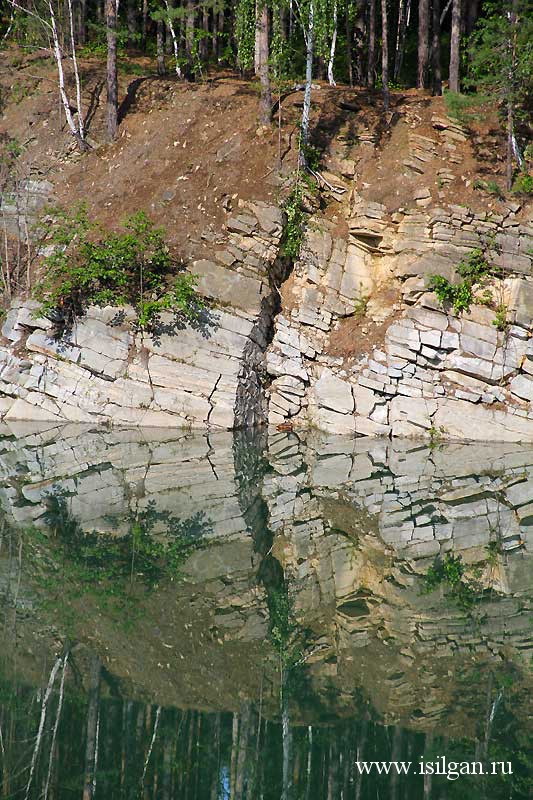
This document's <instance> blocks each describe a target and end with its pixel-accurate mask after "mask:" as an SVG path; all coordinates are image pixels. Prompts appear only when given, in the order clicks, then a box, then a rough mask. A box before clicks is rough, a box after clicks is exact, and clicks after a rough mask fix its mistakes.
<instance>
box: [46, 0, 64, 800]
mask: <svg viewBox="0 0 533 800" xmlns="http://www.w3.org/2000/svg"><path fill="white" fill-rule="evenodd" d="M69 6H70V0H69ZM67 661H68V653H67V654H66V655H65V660H64V661H63V672H62V674H61V684H60V686H59V702H58V706H57V714H56V721H55V724H54V730H53V733H52V744H51V745H50V759H49V761H48V774H47V776H46V786H45V788H44V798H43V800H48V792H49V789H50V778H51V776H52V761H53V757H54V747H55V744H56V739H57V730H58V728H59V720H60V719H61V710H62V708H63V698H64V696H65V678H66V675H67Z"/></svg>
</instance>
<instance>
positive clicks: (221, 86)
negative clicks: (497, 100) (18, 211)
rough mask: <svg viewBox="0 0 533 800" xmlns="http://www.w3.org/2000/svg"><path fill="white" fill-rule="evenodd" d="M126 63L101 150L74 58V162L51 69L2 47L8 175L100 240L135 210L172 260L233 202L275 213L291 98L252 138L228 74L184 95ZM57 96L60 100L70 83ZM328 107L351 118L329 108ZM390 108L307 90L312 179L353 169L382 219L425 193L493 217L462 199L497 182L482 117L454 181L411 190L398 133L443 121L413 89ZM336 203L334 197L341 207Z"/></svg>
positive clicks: (439, 108)
mask: <svg viewBox="0 0 533 800" xmlns="http://www.w3.org/2000/svg"><path fill="white" fill-rule="evenodd" d="M130 61H131V62H132V63H134V64H135V65H136V68H137V69H138V70H140V71H142V72H143V73H144V74H143V75H142V76H141V77H134V76H132V75H131V74H126V73H124V72H123V71H122V72H120V73H119V87H120V92H119V94H120V98H121V101H122V110H123V118H122V121H121V124H120V128H119V137H118V139H117V141H116V142H114V143H113V144H106V134H105V64H104V62H103V61H102V60H101V59H98V58H96V57H91V58H83V59H80V67H81V73H82V82H83V87H84V92H83V105H84V108H85V109H86V110H89V125H88V132H89V141H90V143H91V145H92V149H91V151H90V152H89V153H87V154H85V155H80V154H79V153H78V152H77V151H76V149H75V146H74V144H73V141H72V137H71V136H70V134H69V132H68V129H67V127H66V124H65V121H64V114H63V112H62V109H61V108H60V105H59V100H58V93H57V87H56V84H55V68H54V65H53V64H52V63H51V61H50V60H49V59H48V58H42V57H39V56H38V55H35V54H34V55H27V54H23V53H21V52H20V51H18V50H17V49H16V48H10V49H8V50H7V51H3V52H2V53H0V93H1V94H0V97H1V98H2V101H3V114H2V118H1V119H0V135H2V134H7V135H8V136H10V137H13V138H16V139H17V140H18V142H19V143H21V144H22V145H23V148H24V152H23V155H22V157H21V159H20V162H21V165H22V167H21V168H22V169H23V170H24V169H25V170H26V174H32V175H33V176H35V177H42V178H48V179H49V180H51V181H52V183H53V184H54V186H55V193H54V198H53V200H54V201H55V202H58V203H60V204H62V205H64V206H66V207H72V206H74V205H75V204H76V203H78V202H80V201H85V202H86V203H87V205H88V207H89V212H90V214H91V215H92V216H93V217H94V218H97V219H99V220H100V221H101V222H102V223H103V224H104V225H107V226H109V227H111V228H113V227H116V226H117V225H118V224H119V223H120V221H121V220H122V219H123V218H124V217H125V216H127V215H128V214H130V213H132V212H135V211H138V210H141V209H142V210H145V211H146V212H147V213H148V214H149V215H150V216H151V217H152V218H153V219H154V221H155V222H157V223H158V224H163V225H164V226H165V227H166V229H167V233H168V237H169V241H170V243H171V244H172V245H173V246H174V247H175V249H176V251H177V253H178V255H180V256H181V257H182V258H184V259H185V260H189V259H190V258H194V257H201V256H203V255H206V254H207V253H209V252H212V250H213V242H216V241H220V240H222V239H223V238H224V235H225V232H224V228H225V221H226V219H227V215H228V213H231V212H232V209H233V211H235V210H236V209H237V208H238V201H239V199H241V200H248V199H253V200H268V201H271V202H279V201H280V199H281V197H282V195H283V190H284V185H285V184H286V178H287V177H288V176H289V175H290V174H291V172H292V170H293V169H294V167H295V164H296V150H297V145H298V120H299V116H300V107H301V101H302V96H301V93H300V92H297V93H293V94H291V95H289V96H288V97H287V98H285V99H284V101H283V104H282V120H281V126H280V129H279V131H278V127H277V125H273V126H272V128H271V129H261V128H258V123H257V113H258V102H257V101H258V93H257V85H256V84H254V83H250V82H249V81H243V80H241V79H239V78H238V77H237V76H235V75H234V74H231V73H229V72H217V73H214V74H211V75H208V76H207V78H206V80H205V82H203V83H197V84H193V83H184V82H179V81H177V80H176V79H175V78H174V77H173V76H167V77H164V78H159V77H157V76H154V75H153V74H150V71H151V70H152V69H153V64H151V62H150V61H149V59H146V58H136V59H130ZM68 84H69V90H70V92H71V93H72V88H73V82H72V76H69V81H68ZM341 102H343V103H348V104H351V106H352V107H355V109H356V110H349V109H346V108H341V107H340V103H341ZM391 106H392V108H391V113H390V114H389V115H384V114H383V110H382V106H381V99H380V97H379V95H378V94H375V95H373V94H369V93H368V92H367V91H366V90H361V89H350V88H349V87H346V86H338V87H336V88H331V87H329V86H327V85H321V88H320V90H316V91H314V93H313V109H312V121H313V125H314V128H313V131H312V141H313V143H314V144H316V145H317V146H318V147H319V149H320V151H321V152H323V153H324V156H323V165H324V168H325V169H329V170H331V171H332V172H337V174H340V172H341V171H342V164H343V162H345V160H346V159H351V160H352V161H354V162H355V164H356V182H355V186H356V189H357V190H358V191H359V192H360V193H361V194H362V195H363V196H364V197H366V198H368V199H370V200H377V201H380V202H383V203H385V204H386V206H387V209H388V211H389V212H392V211H394V210H396V209H397V208H399V207H412V206H413V205H414V200H413V191H414V190H415V189H416V188H417V187H419V186H428V188H431V191H432V194H433V200H434V203H436V204H440V203H443V202H455V203H465V204H469V205H471V206H473V207H474V208H475V207H477V206H479V207H480V208H481V209H483V210H485V209H486V208H487V206H490V205H491V204H492V205H493V206H494V207H495V208H497V207H498V201H496V200H494V199H493V198H490V199H487V197H486V196H482V195H481V194H480V192H476V191H473V188H472V183H473V180H474V179H475V177H476V176H479V175H480V174H481V173H482V171H485V173H486V174H489V173H490V175H491V176H492V177H493V176H495V177H496V179H497V180H499V181H500V182H502V175H503V163H502V162H501V159H500V156H499V154H500V152H503V149H500V147H499V144H501V142H499V139H498V136H500V138H501V135H500V134H497V133H494V130H495V128H494V123H495V120H494V119H493V117H491V116H490V115H489V118H488V119H487V121H486V122H484V123H475V124H474V123H473V124H472V126H471V128H472V138H471V141H469V142H468V143H466V144H465V145H464V146H463V148H462V149H463V151H464V152H463V155H464V163H463V164H461V165H459V166H458V167H457V166H453V170H454V171H455V172H456V179H455V180H454V182H453V183H452V184H450V186H448V187H439V186H438V181H437V177H436V170H437V169H438V168H439V167H440V166H450V165H449V164H446V162H445V161H444V160H443V159H440V160H436V161H435V163H432V164H431V165H430V166H429V168H428V174H427V175H424V176H421V177H417V178H406V177H405V176H404V171H405V170H404V168H403V167H402V164H401V162H402V160H403V159H404V158H405V156H406V155H407V145H408V142H407V133H408V131H409V129H410V128H412V129H413V130H414V129H416V132H417V133H419V134H422V135H430V136H431V137H432V138H435V139H437V138H438V136H437V133H436V131H434V129H433V128H432V127H431V115H432V113H433V112H437V113H439V114H442V115H444V113H445V107H444V101H443V99H442V98H431V97H429V96H424V94H423V93H420V92H418V91H416V90H412V91H405V92H393V94H392V102H391ZM276 122H277V120H276ZM491 131H492V133H491ZM365 132H370V133H371V134H373V135H374V137H375V142H376V144H375V146H373V145H372V144H363V143H360V142H359V136H360V134H361V133H365ZM484 136H487V137H488V140H489V142H490V143H491V145H490V148H489V151H490V152H492V154H493V157H492V158H490V157H487V152H488V151H487V148H485V149H483V147H481V145H480V144H479V142H480V141H483V137H484ZM278 137H279V138H278ZM491 137H492V138H491ZM496 144H498V146H496ZM280 150H281V154H282V170H281V174H280V173H279V172H278V160H279V152H280ZM479 152H481V153H484V155H483V160H482V162H479V161H478V160H477V159H476V153H479ZM490 152H489V156H490ZM441 162H442V163H441ZM467 181H470V186H467V185H466V182H467ZM348 183H349V182H348ZM349 196H350V193H349V192H347V193H346V195H345V200H344V201H343V204H344V203H345V202H348V200H349ZM325 213H326V214H327V215H328V217H330V218H332V219H334V218H335V217H336V219H337V221H338V235H339V236H344V235H346V225H345V222H344V213H343V209H342V206H339V204H338V203H336V202H331V203H329V207H328V208H327V209H325ZM202 237H205V238H202Z"/></svg>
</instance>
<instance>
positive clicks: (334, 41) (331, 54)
mask: <svg viewBox="0 0 533 800" xmlns="http://www.w3.org/2000/svg"><path fill="white" fill-rule="evenodd" d="M336 47H337V0H335V2H334V5H333V37H332V39H331V49H330V51H329V63H328V81H329V85H330V86H336V85H337V84H336V83H335V78H334V76H333V62H334V61H335V49H336Z"/></svg>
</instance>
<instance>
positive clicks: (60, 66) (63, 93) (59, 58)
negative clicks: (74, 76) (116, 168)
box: [45, 0, 86, 151]
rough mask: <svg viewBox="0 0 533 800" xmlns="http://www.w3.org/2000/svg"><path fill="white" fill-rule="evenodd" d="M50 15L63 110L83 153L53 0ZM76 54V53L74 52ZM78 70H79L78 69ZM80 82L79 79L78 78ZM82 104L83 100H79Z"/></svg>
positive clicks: (79, 117) (82, 141)
mask: <svg viewBox="0 0 533 800" xmlns="http://www.w3.org/2000/svg"><path fill="white" fill-rule="evenodd" d="M48 13H49V15H50V24H49V25H47V27H48V28H49V29H50V32H51V34H52V42H53V49H54V58H55V61H56V66H57V78H58V84H59V96H60V97H61V104H62V106H63V110H64V112H65V117H66V120H67V125H68V127H69V129H70V132H71V133H72V135H73V136H74V139H75V140H76V144H77V145H78V147H79V149H80V150H81V151H83V150H85V149H86V144H85V142H84V139H83V136H82V135H81V134H80V129H79V127H78V126H77V125H76V123H75V122H74V117H73V116H72V111H71V110H70V103H69V99H68V97H67V93H66V91H65V73H64V70H63V56H62V53H61V46H60V44H59V36H58V32H57V24H56V16H55V13H54V7H53V5H52V0H48ZM45 24H46V23H45ZM73 52H74V51H73ZM76 69H77V68H76ZM78 81H79V77H78ZM79 103H80V104H81V99H80V100H79ZM80 121H81V109H80V108H79V105H78V122H80Z"/></svg>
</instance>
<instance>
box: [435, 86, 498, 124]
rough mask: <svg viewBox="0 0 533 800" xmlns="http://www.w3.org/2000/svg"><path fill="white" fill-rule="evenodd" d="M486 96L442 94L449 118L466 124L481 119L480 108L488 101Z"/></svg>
mask: <svg viewBox="0 0 533 800" xmlns="http://www.w3.org/2000/svg"><path fill="white" fill-rule="evenodd" d="M488 99H489V98H488V97H487V95H482V94H461V93H460V92H444V104H445V106H446V111H447V113H448V115H449V116H450V117H453V118H454V119H456V120H457V121H458V122H461V123H463V124H466V123H468V122H471V121H473V120H476V119H481V118H482V116H483V115H482V114H480V113H479V108H480V106H482V105H484V104H485V103H486V102H487V101H488Z"/></svg>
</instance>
